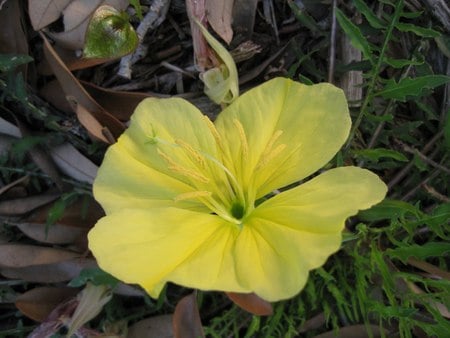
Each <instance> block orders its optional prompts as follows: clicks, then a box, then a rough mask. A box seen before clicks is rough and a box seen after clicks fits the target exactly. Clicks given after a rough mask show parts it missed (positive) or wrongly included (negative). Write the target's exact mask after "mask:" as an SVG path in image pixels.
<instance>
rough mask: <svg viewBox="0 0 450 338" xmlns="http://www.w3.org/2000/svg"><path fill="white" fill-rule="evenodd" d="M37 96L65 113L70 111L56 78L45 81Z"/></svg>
mask: <svg viewBox="0 0 450 338" xmlns="http://www.w3.org/2000/svg"><path fill="white" fill-rule="evenodd" d="M39 96H40V97H42V98H43V99H44V100H45V101H47V102H48V103H50V104H52V105H53V106H54V107H55V108H57V109H58V110H61V111H63V112H65V113H72V108H71V107H70V104H69V102H67V100H66V95H65V94H64V91H63V90H62V88H61V85H60V84H59V82H58V81H57V80H52V81H49V82H47V83H46V84H45V85H44V86H43V87H42V88H41V89H40V90H39Z"/></svg>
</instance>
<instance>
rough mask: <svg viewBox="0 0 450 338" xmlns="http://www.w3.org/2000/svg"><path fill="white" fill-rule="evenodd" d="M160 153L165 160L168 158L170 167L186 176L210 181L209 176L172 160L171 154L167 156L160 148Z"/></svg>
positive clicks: (206, 181) (205, 181)
mask: <svg viewBox="0 0 450 338" xmlns="http://www.w3.org/2000/svg"><path fill="white" fill-rule="evenodd" d="M158 154H159V155H160V156H161V157H162V158H164V160H166V162H167V163H168V165H169V166H168V168H169V169H170V170H172V171H174V172H176V173H178V174H180V175H183V176H186V177H190V178H193V179H194V180H197V181H200V182H202V183H209V178H207V177H205V176H204V175H202V174H200V173H198V172H196V171H194V170H191V169H187V168H184V167H182V166H181V165H179V164H177V163H175V161H174V160H172V159H171V158H170V157H169V156H167V155H166V154H164V153H163V152H162V151H161V150H159V149H158Z"/></svg>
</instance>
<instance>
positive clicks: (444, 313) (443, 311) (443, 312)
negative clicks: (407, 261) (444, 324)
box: [405, 280, 450, 319]
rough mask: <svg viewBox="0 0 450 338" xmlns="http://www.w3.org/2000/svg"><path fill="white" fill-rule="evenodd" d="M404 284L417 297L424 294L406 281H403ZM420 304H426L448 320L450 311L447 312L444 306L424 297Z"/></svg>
mask: <svg viewBox="0 0 450 338" xmlns="http://www.w3.org/2000/svg"><path fill="white" fill-rule="evenodd" d="M405 283H406V285H408V288H409V289H410V290H411V291H412V292H414V293H415V294H418V295H423V294H425V292H424V291H423V290H422V289H421V288H419V287H418V286H417V285H416V284H414V283H412V282H409V281H406V280H405ZM420 302H422V303H428V304H429V305H431V306H432V307H434V308H435V309H436V310H437V311H439V313H440V314H441V315H442V316H443V317H445V318H447V319H450V311H449V310H448V308H447V306H445V305H444V304H442V303H439V302H436V301H434V300H432V299H427V298H426V297H423V298H421V299H420Z"/></svg>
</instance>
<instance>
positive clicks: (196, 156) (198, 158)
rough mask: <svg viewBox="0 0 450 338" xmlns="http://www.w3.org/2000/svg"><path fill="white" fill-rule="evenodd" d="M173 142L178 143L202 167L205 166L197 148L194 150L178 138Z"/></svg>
mask: <svg viewBox="0 0 450 338" xmlns="http://www.w3.org/2000/svg"><path fill="white" fill-rule="evenodd" d="M175 143H176V144H178V145H179V146H180V147H181V148H183V149H184V150H186V152H188V153H189V155H191V156H192V157H193V158H194V159H195V160H196V161H197V162H198V163H199V164H200V165H201V166H202V168H204V167H205V158H204V156H203V155H202V154H200V153H199V152H198V151H197V150H195V149H194V148H193V147H192V146H191V145H190V144H188V143H187V142H185V141H183V140H180V139H177V140H175Z"/></svg>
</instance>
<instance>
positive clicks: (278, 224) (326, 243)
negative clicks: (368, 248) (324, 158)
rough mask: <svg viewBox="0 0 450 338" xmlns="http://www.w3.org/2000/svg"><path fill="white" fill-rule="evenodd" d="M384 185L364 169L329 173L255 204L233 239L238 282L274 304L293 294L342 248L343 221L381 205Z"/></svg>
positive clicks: (341, 169) (337, 170)
mask: <svg viewBox="0 0 450 338" xmlns="http://www.w3.org/2000/svg"><path fill="white" fill-rule="evenodd" d="M386 190H387V188H386V186H385V184H384V183H383V182H382V181H381V180H380V179H379V178H378V177H377V176H376V175H375V174H373V173H371V172H370V171H368V170H364V169H360V168H355V167H344V168H337V169H333V170H329V171H327V172H326V173H324V174H322V175H320V176H318V177H316V178H314V179H312V180H311V181H309V182H307V183H305V184H303V185H301V186H299V187H297V188H294V189H291V190H288V191H286V192H283V193H281V194H279V195H277V196H275V197H273V198H271V199H269V200H268V201H266V202H264V203H263V204H261V205H260V206H258V207H257V208H256V209H255V210H254V212H253V213H252V214H251V215H250V216H249V217H248V219H246V220H245V223H244V225H243V230H242V232H241V234H240V236H239V237H238V239H237V243H236V256H237V257H239V259H237V260H236V261H237V274H238V276H239V277H240V281H241V284H242V285H243V286H245V287H248V288H250V289H251V290H253V291H254V292H255V293H257V294H258V295H259V296H260V297H262V298H264V299H266V300H269V301H276V300H280V299H286V298H290V297H292V296H294V295H295V294H297V293H298V292H299V291H300V290H301V289H302V288H303V287H304V285H305V283H306V281H307V276H308V272H309V271H310V270H312V269H315V268H317V267H319V266H321V265H323V264H324V263H325V261H326V260H327V258H328V257H329V256H330V255H331V254H333V253H334V252H336V251H337V250H338V249H339V247H340V244H341V231H342V230H343V228H344V222H345V219H346V218H347V217H349V216H351V215H354V214H356V213H357V211H358V210H360V209H366V208H369V207H370V206H372V205H373V204H375V203H378V202H380V201H381V200H382V199H383V198H384V196H385V194H386Z"/></svg>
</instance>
